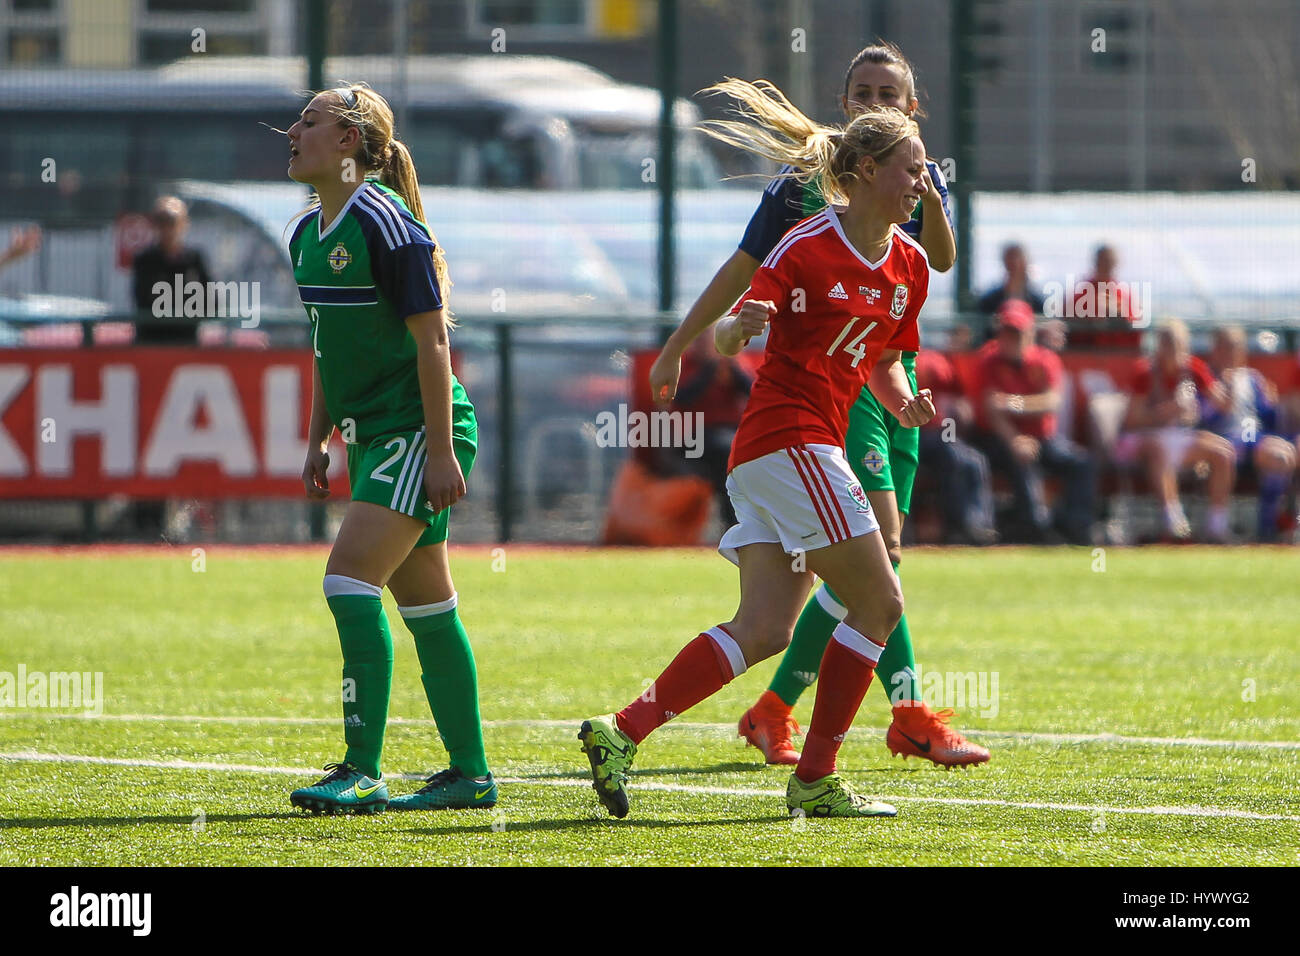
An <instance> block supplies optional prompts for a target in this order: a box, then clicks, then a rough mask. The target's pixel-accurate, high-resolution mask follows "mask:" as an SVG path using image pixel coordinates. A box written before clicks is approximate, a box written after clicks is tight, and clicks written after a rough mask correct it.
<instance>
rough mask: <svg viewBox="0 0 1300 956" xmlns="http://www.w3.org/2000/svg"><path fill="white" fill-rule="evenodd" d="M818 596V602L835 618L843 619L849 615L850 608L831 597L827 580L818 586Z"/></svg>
mask: <svg viewBox="0 0 1300 956" xmlns="http://www.w3.org/2000/svg"><path fill="white" fill-rule="evenodd" d="M816 597H817V603H818V604H820V605H821V606H822V610H823V611H825V612H826V613H827V614H829V615H830V616H831V617H833V618H835V620H837V621H842V620H844V619H845V618H846V617H848V616H849V609H848V608H846V607H845V606H844V605H843V604H841V603H840V602H839V601H837V600H835V598H833V597H831V592H830V591H829V590H828V589H827V587H826V584H825V582H822V584H821V586H820V587H818V588H817V592H816Z"/></svg>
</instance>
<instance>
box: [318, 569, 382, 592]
mask: <svg viewBox="0 0 1300 956" xmlns="http://www.w3.org/2000/svg"><path fill="white" fill-rule="evenodd" d="M321 585H322V587H323V588H324V589H325V596H326V597H327V598H332V597H339V596H340V595H349V594H350V595H357V596H360V597H381V596H382V595H383V593H384V589H383V588H381V587H380V586H379V585H378V584H367V583H366V582H365V581H358V580H357V579H356V578H350V577H348V576H347V575H344V574H327V575H325V580H324V581H322V582H321Z"/></svg>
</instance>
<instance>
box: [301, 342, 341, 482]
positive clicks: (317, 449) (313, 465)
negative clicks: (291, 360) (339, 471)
mask: <svg viewBox="0 0 1300 956" xmlns="http://www.w3.org/2000/svg"><path fill="white" fill-rule="evenodd" d="M333 434H334V423H333V422H332V421H330V417H329V412H328V411H327V410H326V409H325V389H324V387H323V386H322V385H321V381H320V367H319V366H318V365H317V364H316V360H315V359H312V363H311V418H310V419H309V422H308V425H307V461H306V462H305V463H304V464H303V466H302V483H303V485H304V486H305V487H306V489H307V497H308V498H328V497H329V493H330V480H329V474H328V472H329V467H330V456H329V453H328V452H327V451H326V450H325V449H326V448H328V447H329V440H330V436H331V435H333Z"/></svg>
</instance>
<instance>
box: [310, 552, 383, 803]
mask: <svg viewBox="0 0 1300 956" xmlns="http://www.w3.org/2000/svg"><path fill="white" fill-rule="evenodd" d="M380 593H381V592H380V589H379V588H378V587H377V586H375V585H372V584H367V583H366V582H364V581H357V580H356V579H354V578H348V577H344V576H343V575H341V574H327V575H326V576H325V595H326V598H325V599H326V602H327V603H328V604H329V607H330V612H331V613H332V614H333V615H334V623H335V624H336V625H337V627H338V631H339V645H340V647H341V648H342V649H343V739H344V741H345V742H346V743H347V746H348V750H347V755H346V756H345V757H344V758H343V759H344V760H345V761H346V762H347V763H350V764H353V765H354V766H356V768H357V769H358V770H360V771H361V772H362V773H364V774H366V775H367V776H369V777H373V778H375V779H378V778H379V758H380V756H381V754H382V753H383V750H384V728H385V725H386V724H387V722H388V693H389V689H390V688H391V687H392V683H393V638H392V635H391V634H390V633H389V630H388V618H387V616H386V615H385V614H384V605H383V602H382V601H381V600H380V598H379V595H380Z"/></svg>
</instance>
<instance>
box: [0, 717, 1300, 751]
mask: <svg viewBox="0 0 1300 956" xmlns="http://www.w3.org/2000/svg"><path fill="white" fill-rule="evenodd" d="M5 717H9V718H22V717H28V718H37V717H44V718H49V719H62V720H121V721H138V722H149V723H169V722H176V723H207V724H289V725H303V726H316V725H321V726H332V725H335V724H337V723H338V722H339V718H337V717H277V716H273V715H269V714H192V715H186V714H79V713H50V712H47V711H39V710H25V711H22V712H19V711H15V710H0V719H3V718H5ZM581 722H582V718H573V719H569V720H485V721H483V726H484V727H537V728H542V729H548V728H559V729H566V728H570V727H576V726H577V725H578V724H580V723H581ZM388 723H389V724H398V725H406V726H412V727H433V726H435V724H434V722H433V721H432V720H430V719H429V718H427V717H423V718H421V717H390V718H389V719H388ZM660 729H667V730H684V731H694V732H715V731H716V732H725V733H732V732H734V731H735V729H736V725H735V724H708V723H690V722H688V721H673V722H672V723H668V724H664V726H663V727H662V728H660ZM856 729H857V730H865V731H867V732H868V733H877V734H883V733H884V732H885V728H884V727H858V728H856ZM970 733H971V736H972V737H975V738H984V737H988V738H991V739H996V740H1012V741H1026V742H1031V743H1032V742H1034V741H1041V742H1044V743H1067V744H1088V743H1102V744H1127V745H1136V746H1159V747H1225V748H1244V749H1250V750H1300V741H1293V740H1222V739H1216V738H1209V737H1134V736H1127V735H1124V734H1108V733H1101V734H1061V733H1048V732H1039V731H1026V730H974V731H971V732H970Z"/></svg>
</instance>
